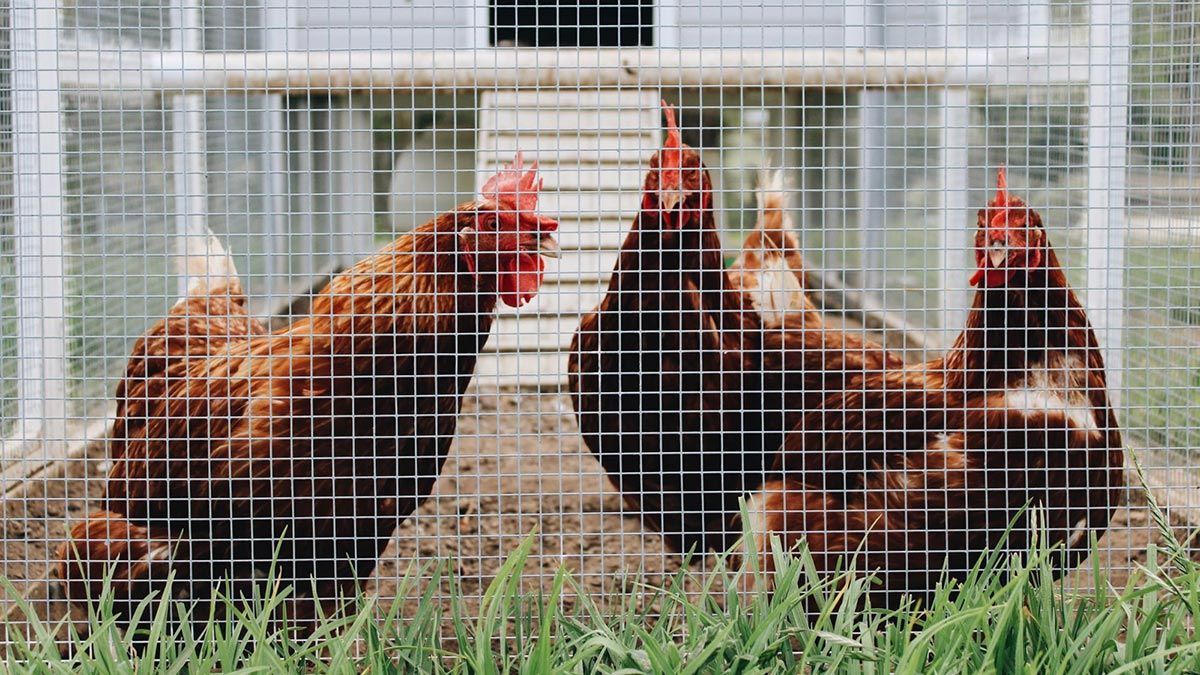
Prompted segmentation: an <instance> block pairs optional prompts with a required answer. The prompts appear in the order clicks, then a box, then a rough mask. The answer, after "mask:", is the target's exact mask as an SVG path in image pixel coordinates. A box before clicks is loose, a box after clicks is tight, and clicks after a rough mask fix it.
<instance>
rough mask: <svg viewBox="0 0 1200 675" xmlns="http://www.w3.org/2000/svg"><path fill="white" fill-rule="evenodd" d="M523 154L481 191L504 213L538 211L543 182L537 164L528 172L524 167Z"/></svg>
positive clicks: (489, 181)
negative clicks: (539, 194) (539, 192)
mask: <svg viewBox="0 0 1200 675" xmlns="http://www.w3.org/2000/svg"><path fill="white" fill-rule="evenodd" d="M522 164H524V162H523V161H522V159H521V153H520V152H517V156H516V157H514V158H513V161H512V164H509V165H508V166H505V167H504V168H502V169H500V171H498V172H497V173H496V175H494V176H492V177H491V178H489V179H488V180H487V182H486V183H484V184H483V188H481V189H480V193H481V194H482V195H483V198H484V199H489V200H491V201H494V202H495V203H496V206H498V207H499V208H500V209H501V210H504V211H530V212H532V211H534V210H536V209H537V202H538V191H539V190H541V189H542V181H541V179H539V178H538V175H537V162H534V163H533V166H531V167H529V170H528V171H525V170H524V167H523V166H522Z"/></svg>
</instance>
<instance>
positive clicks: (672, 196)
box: [658, 190, 683, 213]
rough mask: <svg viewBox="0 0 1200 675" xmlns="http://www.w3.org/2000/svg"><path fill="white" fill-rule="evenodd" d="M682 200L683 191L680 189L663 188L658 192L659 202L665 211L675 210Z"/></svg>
mask: <svg viewBox="0 0 1200 675" xmlns="http://www.w3.org/2000/svg"><path fill="white" fill-rule="evenodd" d="M682 201H683V193H682V192H681V191H679V190H662V191H661V192H659V193H658V203H659V205H660V206H661V208H662V210H663V212H664V213H668V212H670V211H673V210H674V209H675V207H676V206H679V202H682Z"/></svg>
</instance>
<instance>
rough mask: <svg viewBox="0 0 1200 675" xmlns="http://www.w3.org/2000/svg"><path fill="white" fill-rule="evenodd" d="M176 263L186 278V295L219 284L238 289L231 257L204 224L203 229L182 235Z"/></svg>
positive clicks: (239, 286) (217, 287)
mask: <svg viewBox="0 0 1200 675" xmlns="http://www.w3.org/2000/svg"><path fill="white" fill-rule="evenodd" d="M176 263H177V267H178V270H179V274H181V275H183V276H184V277H185V278H186V279H187V292H186V295H195V294H197V293H211V292H213V291H215V290H217V289H220V288H228V289H231V290H233V291H235V292H237V293H239V294H240V293H241V280H240V278H239V277H238V271H237V266H236V265H234V263H233V257H232V256H230V255H229V252H228V251H227V250H225V247H224V246H223V245H222V244H221V240H220V239H218V238H217V235H215V234H213V232H212V230H210V229H208V228H207V227H206V228H204V232H203V233H200V232H189V233H188V234H187V235H186V236H184V237H183V240H182V242H181V243H180V252H179V257H178V259H177V261H176Z"/></svg>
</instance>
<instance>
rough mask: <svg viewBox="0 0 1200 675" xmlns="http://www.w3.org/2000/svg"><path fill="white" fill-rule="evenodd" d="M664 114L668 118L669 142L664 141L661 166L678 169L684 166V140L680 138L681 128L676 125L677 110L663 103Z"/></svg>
mask: <svg viewBox="0 0 1200 675" xmlns="http://www.w3.org/2000/svg"><path fill="white" fill-rule="evenodd" d="M662 107H663V114H664V115H666V116H667V140H665V141H663V154H662V159H661V164H662V166H663V167H672V168H678V167H681V166H683V139H681V138H680V137H679V127H678V126H676V125H675V109H674V108H672V107H671V106H669V105H667V102H666V101H665V100H664V101H663V102H662Z"/></svg>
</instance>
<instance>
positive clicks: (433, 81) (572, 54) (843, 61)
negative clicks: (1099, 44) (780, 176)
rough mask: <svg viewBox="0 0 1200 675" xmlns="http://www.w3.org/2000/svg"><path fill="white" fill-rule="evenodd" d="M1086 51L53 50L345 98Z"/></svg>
mask: <svg viewBox="0 0 1200 675" xmlns="http://www.w3.org/2000/svg"><path fill="white" fill-rule="evenodd" d="M1088 53H1089V51H1088V49H1086V48H1079V47H1053V48H1027V47H1025V48H1016V47H1010V48H1004V49H986V48H921V49H854V48H850V49H847V48H824V49H721V50H707V51H701V50H695V49H665V50H659V49H655V50H651V49H596V50H564V51H551V50H538V49H483V50H473V49H463V50H429V51H330V52H298V51H289V52H273V51H266V52H199V51H190V52H188V51H142V52H136V53H130V52H116V51H108V52H106V51H103V50H91V49H89V50H79V51H71V52H66V53H64V54H63V67H62V78H63V85H64V86H65V87H68V88H73V89H79V90H82V91H99V92H105V91H110V92H111V91H132V92H142V93H145V92H151V91H153V92H161V93H165V94H184V93H202V92H220V93H225V94H228V93H231V92H236V93H251V92H288V93H309V94H321V93H335V94H337V93H349V92H354V91H384V90H395V89H452V88H463V89H497V88H498V89H514V88H529V87H548V88H577V87H619V86H649V87H835V88H858V87H939V86H952V87H967V86H980V85H988V84H993V85H1005V86H1035V85H1052V84H1059V85H1061V84H1084V83H1087V82H1088V81H1089V80H1088V77H1089V65H1088Z"/></svg>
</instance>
